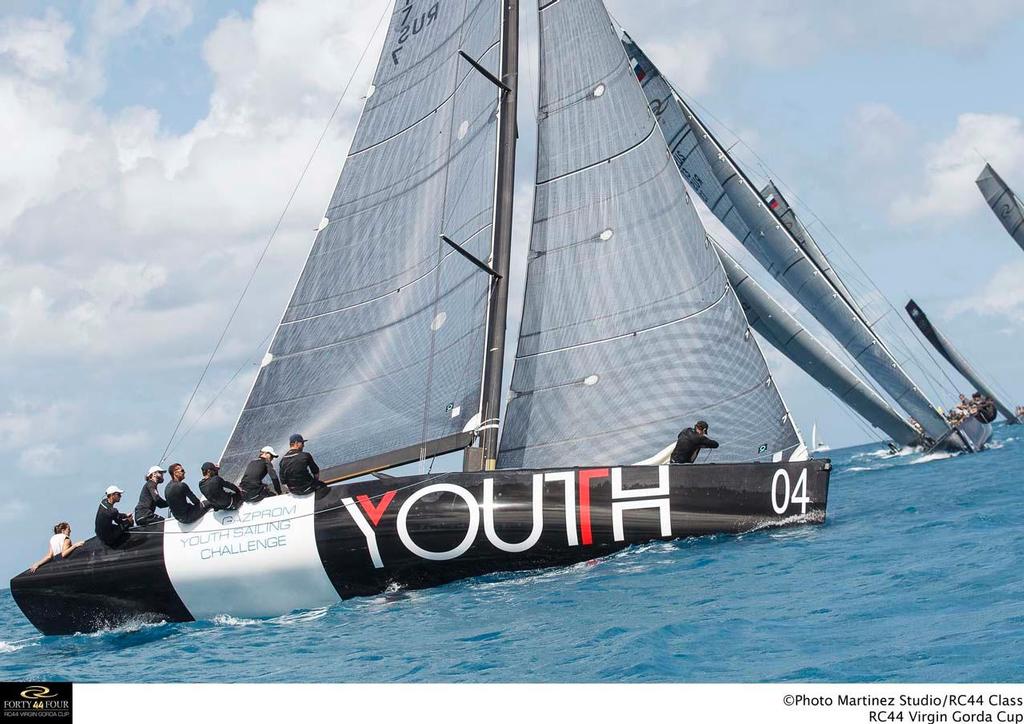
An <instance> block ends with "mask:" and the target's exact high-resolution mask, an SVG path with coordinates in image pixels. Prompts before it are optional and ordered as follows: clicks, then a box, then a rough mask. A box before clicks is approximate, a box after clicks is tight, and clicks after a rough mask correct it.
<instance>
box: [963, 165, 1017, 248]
mask: <svg viewBox="0 0 1024 724" xmlns="http://www.w3.org/2000/svg"><path fill="white" fill-rule="evenodd" d="M975 183H976V184H978V190H980V191H981V195H982V196H984V197H985V201H986V202H987V203H988V205H989V207H990V208H991V209H992V212H993V213H994V214H995V215H996V218H997V219H999V221H1000V223H1001V224H1002V225H1003V227H1004V228H1005V229H1006V231H1007V232H1009V234H1010V236H1012V237H1013V240H1014V241H1016V242H1017V243H1018V244H1020V247H1021V248H1022V249H1024V201H1021V199H1020V197H1019V196H1017V194H1015V193H1014V192H1013V189H1011V188H1010V187H1009V185H1007V183H1006V182H1005V181H1003V179H1002V177H1001V176H1000V175H999V174H997V173H996V170H995V169H994V168H992V166H991V165H989V164H987V163H986V164H985V168H983V169H982V170H981V174H980V175H979V176H978V179H977V181H975Z"/></svg>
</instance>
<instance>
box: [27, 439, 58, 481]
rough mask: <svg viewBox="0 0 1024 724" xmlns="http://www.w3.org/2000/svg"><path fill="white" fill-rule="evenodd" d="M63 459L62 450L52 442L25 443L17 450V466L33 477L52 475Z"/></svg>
mask: <svg viewBox="0 0 1024 724" xmlns="http://www.w3.org/2000/svg"><path fill="white" fill-rule="evenodd" d="M64 461H65V455H64V451H63V450H62V449H61V448H60V447H59V446H58V445H56V444H55V443H52V442H50V443H43V444H42V445H27V446H26V447H23V448H22V449H21V450H20V451H19V452H18V467H19V468H21V470H22V472H24V473H26V474H28V475H31V476H33V477H49V476H52V475H54V474H55V473H56V472H58V471H60V469H61V468H62V467H63V465H64Z"/></svg>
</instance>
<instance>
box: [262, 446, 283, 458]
mask: <svg viewBox="0 0 1024 724" xmlns="http://www.w3.org/2000/svg"><path fill="white" fill-rule="evenodd" d="M260 452H261V453H270V454H271V456H272V457H275V458H276V457H280V456H279V455H278V454H277V453H276V452H274V448H272V447H270V445H267V446H266V447H264V448H262V449H261V450H260Z"/></svg>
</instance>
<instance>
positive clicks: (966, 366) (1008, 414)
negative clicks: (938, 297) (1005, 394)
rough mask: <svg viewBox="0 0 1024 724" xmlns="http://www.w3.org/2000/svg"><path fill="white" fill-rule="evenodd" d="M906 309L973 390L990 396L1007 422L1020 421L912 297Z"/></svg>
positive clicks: (922, 332) (927, 337)
mask: <svg viewBox="0 0 1024 724" xmlns="http://www.w3.org/2000/svg"><path fill="white" fill-rule="evenodd" d="M906 309H907V314H909V315H910V318H911V319H912V320H914V324H916V325H917V328H918V329H919V330H921V334H923V335H924V336H925V338H926V339H927V340H928V341H929V342H931V344H932V346H933V347H935V349H936V350H938V352H939V354H941V355H942V356H943V357H944V358H945V359H946V361H947V362H949V363H950V364H951V365H953V369H955V370H956V371H957V372H959V373H960V374H961V375H963V376H964V378H965V379H966V380H967V381H968V382H970V383H971V384H972V385H973V386H974V389H975V390H977V391H978V392H980V393H981V394H983V395H985V396H986V397H990V398H992V401H993V402H994V403H995V405H996V409H998V410H999V412H1000V414H1001V415H1002V416H1003V417H1005V418H1006V421H1007V422H1008V423H1009V424H1011V425H1015V424H1017V423H1018V422H1020V420H1018V419H1017V415H1016V414H1015V413H1014V412H1013V410H1011V409H1010V407H1009V406H1008V405H1007V404H1005V403H1004V402H1002V401H1001V400H1000V399H999V397H998V396H996V394H995V392H993V391H992V388H991V387H989V386H988V385H987V384H985V382H984V380H982V379H981V377H980V376H979V375H978V373H977V372H976V371H975V370H974V368H973V367H971V365H970V363H969V362H968V361H967V360H966V358H964V356H963V355H962V354H960V353H959V352H958V351H957V350H956V347H954V346H953V345H952V344H951V343H950V341H949V340H948V339H947V338H946V336H945V335H943V334H942V332H940V331H939V330H937V329H936V328H935V327H934V326H933V325H932V323H931V321H930V320H929V319H928V316H927V315H926V314H925V313H924V311H923V310H922V309H921V307H919V306H918V305H917V303H916V302H915V301H914V300H913V299H911V300H910V301H909V302H907V306H906Z"/></svg>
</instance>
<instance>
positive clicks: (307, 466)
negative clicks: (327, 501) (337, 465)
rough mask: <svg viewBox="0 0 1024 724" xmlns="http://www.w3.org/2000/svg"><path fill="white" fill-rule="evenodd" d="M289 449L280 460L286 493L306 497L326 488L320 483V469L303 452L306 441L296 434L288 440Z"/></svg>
mask: <svg viewBox="0 0 1024 724" xmlns="http://www.w3.org/2000/svg"><path fill="white" fill-rule="evenodd" d="M288 445H289V449H288V452H286V453H285V454H284V457H282V458H281V462H280V463H279V464H278V467H280V468H281V482H283V483H284V484H285V485H286V486H288V491H289V492H291V493H294V494H295V495H306V494H307V493H312V492H313V491H314V490H320V488H326V487H327V486H326V485H325V484H324V483H322V482H320V468H319V467H317V464H316V462H314V460H313V456H312V455H310V454H309V453H308V452H305V451H304V450H303V448H304V447H305V446H306V440H305V439H304V438H303V437H302V435H299V434H298V433H296V434H295V435H292V436H291V437H290V438H288Z"/></svg>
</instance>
